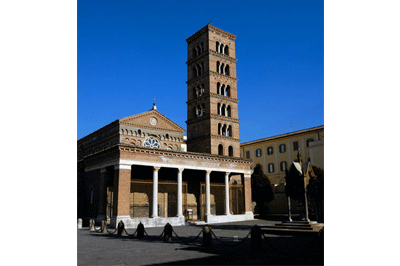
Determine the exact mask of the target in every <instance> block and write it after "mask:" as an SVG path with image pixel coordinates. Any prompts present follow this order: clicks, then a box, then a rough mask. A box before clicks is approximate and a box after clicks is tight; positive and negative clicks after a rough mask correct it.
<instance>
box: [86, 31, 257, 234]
mask: <svg viewBox="0 0 400 266" xmlns="http://www.w3.org/2000/svg"><path fill="white" fill-rule="evenodd" d="M235 38H236V36H235V35H233V34H230V33H228V32H225V31H223V30H221V29H218V28H216V27H214V26H212V25H206V26H205V27H204V28H202V29H201V30H199V31H198V32H196V33H195V34H193V35H192V36H191V37H189V38H188V39H187V40H186V41H187V43H188V61H187V67H188V80H187V86H188V91H187V94H188V101H187V107H188V113H187V121H186V123H187V137H186V136H185V135H184V134H185V130H184V129H183V128H182V127H180V126H179V125H177V124H176V123H174V122H173V121H171V120H170V119H168V118H167V117H165V116H164V115H162V114H161V113H160V112H159V111H158V110H157V107H156V105H155V104H154V105H153V108H152V109H150V110H149V111H146V112H143V113H140V114H136V115H132V116H129V117H125V118H121V119H118V120H116V121H114V122H112V123H110V124H108V125H106V126H104V127H102V128H100V129H99V130H97V131H95V132H93V133H91V134H89V135H87V136H85V137H84V138H82V139H80V140H79V141H78V216H79V217H80V218H83V219H84V220H88V219H92V218H94V219H96V221H97V222H100V221H101V220H103V219H108V220H109V221H110V224H111V225H112V226H113V227H116V225H117V224H118V222H119V221H121V220H122V221H123V222H124V223H125V226H126V227H127V228H130V227H136V226H137V225H138V224H139V223H140V222H142V223H143V224H144V225H145V226H164V225H165V224H166V223H167V222H169V223H170V224H171V225H184V224H185V222H186V221H188V220H192V221H204V222H206V223H218V222H229V221H242V220H249V219H253V218H254V216H253V212H252V202H251V181H250V177H251V174H252V170H251V164H252V161H251V160H248V159H242V158H240V139H239V121H240V120H239V118H238V104H237V103H238V99H237V85H236V84H237V79H236V58H235Z"/></svg>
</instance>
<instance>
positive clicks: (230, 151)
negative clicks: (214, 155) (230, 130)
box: [228, 146, 233, 157]
mask: <svg viewBox="0 0 400 266" xmlns="http://www.w3.org/2000/svg"><path fill="white" fill-rule="evenodd" d="M228 150H229V156H230V157H233V147H232V146H229V149H228Z"/></svg>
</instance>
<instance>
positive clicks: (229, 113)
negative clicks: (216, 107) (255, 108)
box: [226, 105, 231, 117]
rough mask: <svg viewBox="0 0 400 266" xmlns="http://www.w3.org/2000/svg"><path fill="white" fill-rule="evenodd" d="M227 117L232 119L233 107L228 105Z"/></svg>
mask: <svg viewBox="0 0 400 266" xmlns="http://www.w3.org/2000/svg"><path fill="white" fill-rule="evenodd" d="M226 116H228V117H231V106H230V105H228V107H227V108H226Z"/></svg>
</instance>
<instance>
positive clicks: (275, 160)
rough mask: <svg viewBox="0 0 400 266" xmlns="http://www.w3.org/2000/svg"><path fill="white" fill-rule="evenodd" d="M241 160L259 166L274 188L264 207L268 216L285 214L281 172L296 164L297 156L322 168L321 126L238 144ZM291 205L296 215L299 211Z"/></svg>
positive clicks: (322, 131) (282, 174)
mask: <svg viewBox="0 0 400 266" xmlns="http://www.w3.org/2000/svg"><path fill="white" fill-rule="evenodd" d="M240 153H241V157H242V158H246V159H251V160H252V161H253V164H252V168H254V166H255V165H256V164H257V163H259V164H261V165H262V168H263V171H264V173H265V174H266V175H267V176H268V178H269V180H270V181H271V183H272V184H273V185H274V187H275V199H274V200H273V201H272V202H270V203H269V204H268V208H269V212H270V214H285V213H287V210H288V204H287V198H286V195H285V187H284V185H285V170H286V169H288V167H289V166H290V165H291V164H292V163H293V162H297V160H298V159H297V154H298V153H300V155H301V158H302V159H303V161H305V162H307V161H308V162H311V164H312V165H314V166H318V167H321V168H324V126H318V127H313V128H308V129H303V130H299V131H294V132H290V133H286V134H281V135H277V136H272V137H267V138H263V139H259V140H253V141H249V142H245V143H242V144H240ZM296 204H297V203H296V202H293V204H292V209H293V211H294V212H295V213H296V212H297V213H298V212H299V210H300V209H299V208H298V207H297V206H296Z"/></svg>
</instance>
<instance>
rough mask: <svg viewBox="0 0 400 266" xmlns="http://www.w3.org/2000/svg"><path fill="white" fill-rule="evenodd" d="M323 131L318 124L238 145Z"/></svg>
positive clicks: (242, 145) (322, 127)
mask: <svg viewBox="0 0 400 266" xmlns="http://www.w3.org/2000/svg"><path fill="white" fill-rule="evenodd" d="M321 131H324V126H323V125H322V126H318V127H312V128H307V129H302V130H298V131H294V132H289V133H285V134H281V135H276V136H272V137H267V138H262V139H258V140H252V141H248V142H244V143H242V144H240V147H244V146H247V145H252V144H256V143H261V142H265V141H269V140H276V139H280V138H286V137H293V136H297V135H299V136H303V135H308V134H310V133H312V132H321Z"/></svg>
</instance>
